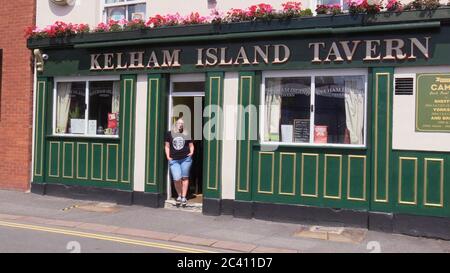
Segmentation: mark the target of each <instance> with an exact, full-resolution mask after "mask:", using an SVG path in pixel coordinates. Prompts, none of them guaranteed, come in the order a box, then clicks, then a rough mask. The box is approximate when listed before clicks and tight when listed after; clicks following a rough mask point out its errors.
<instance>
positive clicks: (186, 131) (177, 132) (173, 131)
mask: <svg viewBox="0 0 450 273" xmlns="http://www.w3.org/2000/svg"><path fill="white" fill-rule="evenodd" d="M178 121H182V122H183V125H184V120H183V118H182V117H179V118H177V119H176V120H175V122H174V123H173V125H172V133H175V134H179V133H180V132H179V131H178V130H177V123H178ZM182 134H183V135H185V136H187V135H188V130H186V128H184V126H183V132H182Z"/></svg>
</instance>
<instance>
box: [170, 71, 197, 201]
mask: <svg viewBox="0 0 450 273" xmlns="http://www.w3.org/2000/svg"><path fill="white" fill-rule="evenodd" d="M204 96H205V77H204V75H198V74H195V75H175V76H172V77H171V81H170V98H169V115H168V116H169V120H168V130H170V129H171V128H172V126H173V125H174V123H175V121H176V119H177V118H179V117H182V118H183V120H184V128H185V130H187V132H188V134H189V135H190V137H191V139H192V141H193V144H194V155H193V164H192V167H191V171H190V176H189V190H188V194H187V198H188V202H189V204H193V205H196V206H201V204H202V202H203V177H202V174H203V106H204ZM176 196H177V193H176V190H175V187H174V184H173V181H172V178H171V174H170V170H168V174H167V200H168V201H169V202H171V201H172V200H174V198H176Z"/></svg>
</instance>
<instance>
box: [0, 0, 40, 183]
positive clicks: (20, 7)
mask: <svg viewBox="0 0 450 273" xmlns="http://www.w3.org/2000/svg"><path fill="white" fill-rule="evenodd" d="M35 7H36V3H35V0H16V1H2V4H1V5H0V48H1V49H3V64H2V81H1V89H0V90H1V91H0V92H1V93H0V95H1V97H0V132H1V134H0V189H12V190H20V191H26V190H28V189H29V181H30V169H31V141H32V117H33V114H32V113H33V112H32V111H33V70H32V62H31V60H32V58H31V57H32V56H31V51H30V50H29V49H27V47H26V40H25V37H24V29H25V28H26V27H28V26H32V25H34V24H35V17H36V10H35ZM13 14H20V16H14V15H13Z"/></svg>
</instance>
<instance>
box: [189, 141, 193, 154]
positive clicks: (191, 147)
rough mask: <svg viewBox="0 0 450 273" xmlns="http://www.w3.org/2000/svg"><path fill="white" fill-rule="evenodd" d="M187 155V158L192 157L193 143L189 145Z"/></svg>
mask: <svg viewBox="0 0 450 273" xmlns="http://www.w3.org/2000/svg"><path fill="white" fill-rule="evenodd" d="M189 151H190V152H189V154H188V156H192V155H194V143H192V142H191V143H189Z"/></svg>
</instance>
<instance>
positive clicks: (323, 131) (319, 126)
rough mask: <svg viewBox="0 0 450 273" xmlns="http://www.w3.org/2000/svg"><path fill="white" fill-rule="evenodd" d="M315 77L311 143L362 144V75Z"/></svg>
mask: <svg viewBox="0 0 450 273" xmlns="http://www.w3.org/2000/svg"><path fill="white" fill-rule="evenodd" d="M315 80H316V89H315V110H314V113H315V116H314V123H315V124H314V125H315V126H314V143H340V144H355V145H362V144H364V115H365V109H364V107H365V83H364V76H338V77H328V76H327V77H316V79H315Z"/></svg>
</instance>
